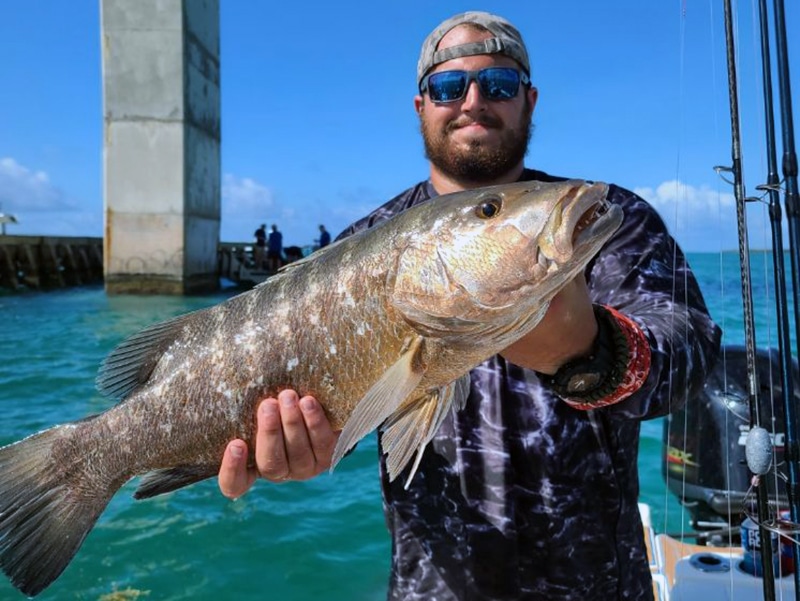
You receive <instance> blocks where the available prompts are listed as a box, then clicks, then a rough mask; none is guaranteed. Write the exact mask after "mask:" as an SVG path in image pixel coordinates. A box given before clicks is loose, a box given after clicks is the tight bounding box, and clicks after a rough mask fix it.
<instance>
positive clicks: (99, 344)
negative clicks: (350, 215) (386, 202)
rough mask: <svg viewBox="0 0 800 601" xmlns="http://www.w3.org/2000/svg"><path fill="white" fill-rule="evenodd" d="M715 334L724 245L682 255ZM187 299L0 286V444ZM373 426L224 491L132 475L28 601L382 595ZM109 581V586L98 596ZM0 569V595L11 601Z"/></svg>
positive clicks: (761, 267) (758, 264)
mask: <svg viewBox="0 0 800 601" xmlns="http://www.w3.org/2000/svg"><path fill="white" fill-rule="evenodd" d="M690 258H691V262H692V265H693V267H694V269H695V271H696V273H697V275H698V278H699V279H700V281H701V285H702V287H703V290H704V291H705V294H706V300H707V301H708V304H709V307H710V310H711V312H712V314H713V315H714V317H715V319H717V320H718V321H719V322H720V323H721V324H723V325H724V327H725V330H726V334H725V341H726V342H729V343H736V342H742V341H743V326H742V322H741V313H742V307H741V305H742V304H741V297H740V288H739V283H738V280H739V276H738V273H739V272H738V264H737V263H736V257H735V256H734V255H727V254H725V255H722V256H720V255H691V256H690ZM753 269H754V277H753V282H754V293H753V295H754V302H755V305H756V311H755V315H756V319H757V323H759V324H761V325H760V327H759V336H758V340H759V342H760V343H761V344H769V343H772V344H775V342H774V340H775V333H774V330H773V331H770V329H769V328H768V327H765V326H764V324H769V323H771V317H770V312H769V311H770V308H771V307H772V306H773V304H774V301H773V300H772V298H771V295H770V296H766V295H765V290H766V289H768V288H769V286H767V279H768V278H766V277H765V276H764V274H765V273H766V274H769V273H771V267H769V265H768V264H767V263H766V262H765V261H763V260H762V257H761V256H760V255H759V256H758V257H754V260H753ZM224 298H226V295H225V294H219V295H214V296H206V297H199V298H174V297H107V296H106V295H105V294H104V292H103V290H102V289H100V288H83V289H75V290H69V291H64V292H53V293H47V294H23V295H16V296H3V297H0V323H1V324H2V325H0V415H2V427H1V428H0V446H1V445H4V444H8V443H11V442H13V441H15V440H17V439H19V438H22V437H23V436H26V435H28V434H30V433H32V432H35V431H37V430H40V429H43V428H46V427H48V426H50V425H53V424H56V423H62V422H66V421H71V420H76V419H79V418H82V417H84V416H86V415H89V414H92V413H97V412H99V411H102V410H104V409H105V408H107V407H108V406H109V402H108V401H107V400H105V399H103V398H102V397H100V396H99V395H98V394H97V392H96V391H95V390H94V383H93V381H94V376H95V373H96V370H97V367H98V365H99V364H100V362H101V360H102V359H103V357H104V356H105V355H106V354H107V353H108V352H109V351H110V350H111V349H112V348H113V347H114V346H115V345H116V344H117V343H118V342H120V341H121V340H122V339H123V338H124V337H125V336H126V335H128V334H131V333H133V332H135V331H137V330H139V329H141V328H143V327H144V326H147V325H149V324H151V323H154V322H156V321H159V320H163V319H167V318H169V317H172V316H174V315H178V314H180V313H184V312H186V311H189V310H192V309H197V308H201V307H204V306H207V305H210V304H214V303H217V302H219V301H221V300H223V299H224ZM661 428H662V424H661V421H660V420H655V421H652V422H647V423H645V424H644V425H643V428H642V444H641V455H640V467H641V475H642V500H644V501H646V502H648V503H649V504H650V505H651V507H652V509H653V513H654V523H655V525H656V528H657V529H658V530H664V529H673V530H674V529H677V528H680V527H681V524H683V523H685V518H684V516H683V515H682V513H681V510H680V507H679V506H678V504H677V503H676V502H675V500H674V499H673V498H671V497H670V496H669V495H668V494H667V493H666V492H665V487H664V484H663V481H662V478H661V469H660V465H661V463H660V461H661V452H662V449H661V437H662V432H661ZM376 452H377V451H376V444H375V438H374V435H373V436H370V437H369V438H368V439H366V440H365V441H363V442H362V443H361V444H360V445H359V446H358V447H357V449H356V451H355V452H354V453H353V454H352V455H351V456H350V457H348V459H347V460H345V461H344V462H342V464H341V465H340V466H339V467H338V468H337V470H336V472H335V473H334V474H325V475H323V476H321V477H319V478H317V479H315V480H313V481H310V482H304V483H288V484H284V485H271V484H267V483H264V482H261V483H259V484H258V485H256V487H255V488H254V489H253V490H252V491H251V492H250V493H249V494H248V495H246V496H245V497H243V498H242V499H239V500H238V501H235V502H231V501H228V500H227V499H225V498H224V497H222V495H221V494H220V493H219V491H218V489H217V488H216V483H215V482H213V481H208V482H204V483H201V484H198V485H195V486H192V487H190V488H187V489H184V490H181V491H178V492H176V493H173V494H170V495H165V496H162V497H158V498H155V499H151V500H147V501H139V502H135V501H133V499H132V496H131V495H132V493H133V490H134V487H135V482H134V483H129V484H128V485H126V486H125V487H124V488H123V489H122V490H121V491H120V492H119V493H118V494H117V495H116V496H115V497H114V498H113V499H112V501H111V504H110V505H109V507H108V509H107V510H106V511H105V513H104V514H103V515H102V516H101V518H100V520H99V522H98V524H97V526H96V527H95V528H94V530H93V531H92V532H91V533H90V535H89V536H88V538H87V539H86V542H85V543H84V545H83V547H82V548H81V549H80V551H79V552H78V554H77V556H76V557H75V559H74V560H73V562H72V563H71V564H70V566H69V567H68V568H67V570H66V571H65V572H64V574H63V575H62V576H61V578H60V579H59V580H57V581H56V583H55V584H53V585H52V586H51V587H50V588H49V589H47V590H46V591H45V592H44V593H42V594H41V595H40V596H39V597H37V599H42V600H45V601H53V600H64V599H67V600H69V599H80V600H93V601H94V600H98V599H104V598H105V600H107V601H110V600H111V599H114V600H115V601H118V600H120V599H136V598H138V599H148V600H159V601H161V600H164V601H179V600H181V601H182V600H188V599H193V600H205V599H208V600H219V599H223V600H228V599H269V600H280V601H284V600H292V601H305V600H311V599H314V600H315V601H316V600H318V599H326V600H329V601H340V600H341V601H362V600H363V601H370V600H377V599H383V598H385V590H386V578H387V573H388V566H389V553H390V541H389V538H388V535H387V533H386V530H385V527H384V523H383V515H382V511H381V504H380V490H379V486H378V477H377V464H376ZM115 591H116V592H117V593H118V594H117V595H113V596H112V595H111V593H114V592H115ZM23 598H24V597H23V596H22V595H21V594H19V593H17V592H16V591H15V590H14V589H13V587H11V585H10V584H9V583H8V581H7V580H5V579H4V578H2V577H0V600H3V601H6V600H10V601H11V600H15V599H23Z"/></svg>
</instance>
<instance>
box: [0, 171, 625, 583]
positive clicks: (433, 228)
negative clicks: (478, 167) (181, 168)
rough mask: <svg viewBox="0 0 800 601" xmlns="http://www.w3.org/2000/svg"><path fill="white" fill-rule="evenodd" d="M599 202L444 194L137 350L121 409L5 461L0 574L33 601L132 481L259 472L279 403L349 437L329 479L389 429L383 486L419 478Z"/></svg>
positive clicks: (527, 185) (577, 247) (570, 274)
mask: <svg viewBox="0 0 800 601" xmlns="http://www.w3.org/2000/svg"><path fill="white" fill-rule="evenodd" d="M606 193H607V186H606V185H605V184H600V183H595V184H590V183H586V182H582V181H575V180H571V181H564V182H558V183H541V182H520V183H515V184H509V185H503V186H494V187H488V188H482V189H477V190H471V191H467V192H459V193H455V194H448V195H445V196H440V197H438V198H436V199H434V200H431V201H429V202H426V203H423V204H420V205H417V206H415V207H413V208H411V209H409V210H407V211H405V212H403V213H401V214H399V215H397V216H395V217H393V218H392V219H389V220H387V221H385V222H383V223H381V224H380V225H377V226H375V227H373V228H371V229H368V230H365V231H362V232H360V233H358V234H355V235H353V236H350V237H349V238H346V239H344V240H342V241H340V242H337V243H335V244H333V245H330V246H328V247H326V248H324V249H322V250H320V251H317V252H316V253H314V254H313V255H311V256H310V257H308V258H306V259H303V260H301V261H298V262H296V263H293V264H290V265H289V266H288V267H286V268H284V269H283V270H282V271H281V272H279V273H278V274H277V275H275V276H273V277H271V278H269V279H268V280H267V281H265V282H264V283H263V284H261V285H259V286H257V287H256V288H254V289H253V290H251V291H249V292H245V293H243V294H240V295H238V296H235V297H233V298H230V299H228V300H226V301H225V302H222V303H220V304H218V305H216V306H214V307H211V308H208V309H204V310H201V311H196V312H193V313H189V314H186V315H183V316H180V317H177V318H175V319H172V320H170V321H167V322H164V323H160V324H157V325H154V326H151V327H149V328H147V329H145V330H143V331H142V332H140V333H138V334H134V335H133V336H132V337H130V338H128V339H127V340H125V341H124V342H122V344H120V346H118V347H117V348H116V349H115V350H114V351H113V352H112V353H111V354H110V355H109V356H108V357H107V358H106V359H105V361H104V362H103V364H102V366H101V368H100V372H99V375H98V379H97V383H98V388H99V390H100V391H101V392H102V393H104V394H106V395H108V396H110V397H112V398H114V399H117V400H119V401H121V402H120V403H118V404H117V405H115V406H113V407H112V408H110V409H108V410H107V411H105V412H103V413H101V414H99V415H96V416H93V417H90V418H87V419H84V420H81V421H78V422H73V423H68V424H64V425H60V426H55V427H53V428H50V429H48V430H45V431H43V432H39V433H38V434H34V435H32V436H29V437H28V438H25V439H23V440H21V441H19V442H16V443H14V444H11V445H8V446H6V447H3V448H1V449H0V568H2V570H3V571H4V572H5V573H6V574H7V575H8V577H9V578H10V580H11V582H12V583H13V584H14V586H16V587H17V588H18V589H19V590H20V591H22V592H23V593H25V594H26V595H29V596H34V595H36V594H38V593H39V592H41V591H42V590H43V589H44V588H46V587H47V586H48V585H50V584H51V583H52V582H53V581H54V580H55V579H56V578H57V577H58V576H59V574H61V572H62V571H63V570H64V569H65V568H66V566H67V565H68V564H69V562H70V561H71V559H72V557H73V556H74V555H75V553H76V552H77V550H78V548H79V547H80V545H81V543H82V542H83V540H84V538H85V537H86V535H87V534H88V533H89V531H90V530H91V529H92V527H93V526H94V524H95V522H96V520H97V519H98V517H99V516H100V514H101V513H102V512H103V510H104V509H105V507H106V505H107V504H108V502H109V500H110V499H111V497H112V496H113V495H114V494H115V493H116V492H117V490H119V488H120V487H121V486H122V485H123V484H124V483H125V482H127V481H128V480H129V479H130V478H132V477H134V476H137V475H141V474H146V476H145V477H144V478H143V480H142V482H141V483H140V486H139V488H138V489H137V491H136V493H135V496H136V497H137V498H147V497H152V496H154V495H158V494H162V493H166V492H170V491H174V490H177V489H179V488H181V487H184V486H187V485H190V484H193V483H195V482H199V481H201V480H204V479H206V478H211V477H213V476H215V475H216V474H217V472H218V470H219V466H220V462H221V459H222V456H223V453H224V449H225V447H226V444H227V443H228V442H229V441H230V440H231V439H234V438H242V439H245V440H248V441H249V446H250V452H251V457H250V461H251V462H253V461H254V457H253V455H252V453H253V446H254V445H253V436H254V432H255V412H256V407H257V405H258V403H259V401H260V400H261V399H263V398H265V397H267V396H274V395H277V393H278V392H279V391H281V390H283V389H286V388H293V389H295V390H297V391H298V393H299V394H300V395H313V396H314V397H316V398H317V399H318V400H319V402H320V403H321V404H322V406H323V407H324V409H325V412H326V413H327V415H328V417H329V419H330V421H331V424H332V425H333V427H334V428H335V429H342V434H341V436H340V438H339V441H338V444H337V446H336V449H335V451H334V456H333V462H332V463H333V465H334V466H335V465H336V463H337V462H338V461H339V460H340V459H341V458H342V457H343V456H344V454H345V453H346V452H347V451H348V450H349V449H351V448H352V447H353V445H355V444H356V443H357V442H358V441H359V440H360V439H361V438H362V437H364V436H365V435H366V434H368V433H369V432H371V431H372V430H374V429H375V428H380V429H381V431H382V438H381V441H382V448H381V450H382V452H383V453H385V454H386V455H387V465H388V470H389V474H390V477H391V478H392V479H394V478H396V477H397V476H398V475H400V473H401V472H402V471H403V470H404V469H406V468H408V472H409V474H408V476H407V477H408V478H409V479H410V478H411V477H412V476H413V472H414V470H415V469H416V465H417V463H418V461H419V459H420V457H421V456H422V453H423V450H424V448H425V445H426V444H427V443H428V441H430V440H431V438H432V437H433V435H434V434H435V432H436V429H437V428H438V426H439V424H440V423H441V422H442V420H443V419H444V417H445V415H446V413H447V411H449V410H451V409H457V408H459V407H461V406H463V403H464V402H465V401H466V397H467V394H468V391H469V375H468V372H469V370H470V369H472V368H473V367H475V366H476V365H478V364H479V363H481V362H482V361H483V360H485V359H486V358H488V357H490V356H492V355H494V354H496V353H498V352H499V351H501V350H502V349H504V348H506V347H508V346H509V345H510V344H512V343H513V342H515V341H516V340H518V339H519V338H520V337H521V336H523V335H524V334H526V333H528V332H529V331H530V330H531V329H532V328H533V327H534V326H535V325H536V324H537V323H538V322H539V321H540V319H541V318H542V316H543V315H544V313H545V311H546V310H547V307H548V305H549V303H550V301H551V299H552V298H553V297H554V296H555V294H556V293H557V292H558V291H559V290H560V289H561V288H562V287H563V286H564V284H566V283H567V282H569V281H570V280H572V279H573V278H574V277H575V276H576V275H577V274H578V273H579V272H581V270H583V269H584V268H585V266H586V264H587V263H588V262H589V261H590V260H591V259H592V257H594V256H595V254H596V253H597V252H598V250H599V249H600V247H601V246H602V245H603V244H604V243H605V242H606V240H608V238H609V237H610V236H611V235H612V233H613V232H614V231H615V230H616V229H617V227H618V226H619V224H620V223H621V221H622V210H621V209H620V207H618V206H616V205H613V204H610V203H608V202H607V201H606ZM415 454H416V461H415V462H414V463H413V464H411V460H412V459H414V456H415ZM410 464H411V465H410Z"/></svg>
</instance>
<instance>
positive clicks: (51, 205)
mask: <svg viewBox="0 0 800 601" xmlns="http://www.w3.org/2000/svg"><path fill="white" fill-rule="evenodd" d="M0 208H2V210H3V211H4V212H6V213H14V212H23V211H24V212H29V211H54V210H65V209H67V210H68V209H72V208H74V204H73V203H71V202H69V201H68V200H67V198H66V197H65V195H64V193H63V192H62V191H61V190H59V189H58V188H57V187H56V186H54V185H53V184H52V183H51V182H50V178H49V177H48V175H47V173H45V172H44V171H32V170H31V169H28V168H27V167H25V166H24V165H20V164H19V163H18V162H17V161H15V160H14V159H12V158H10V157H4V158H0Z"/></svg>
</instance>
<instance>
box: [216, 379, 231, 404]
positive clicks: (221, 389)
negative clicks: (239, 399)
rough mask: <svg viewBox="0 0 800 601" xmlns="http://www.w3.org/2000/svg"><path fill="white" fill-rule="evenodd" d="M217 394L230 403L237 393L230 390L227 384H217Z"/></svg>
mask: <svg viewBox="0 0 800 601" xmlns="http://www.w3.org/2000/svg"><path fill="white" fill-rule="evenodd" d="M217 392H218V393H219V394H221V395H222V396H224V397H225V398H226V399H227V400H229V401H230V400H232V399H233V397H234V395H235V391H234V390H231V389H230V388H228V387H227V385H226V383H225V382H220V383H219V384H217Z"/></svg>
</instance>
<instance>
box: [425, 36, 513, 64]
mask: <svg viewBox="0 0 800 601" xmlns="http://www.w3.org/2000/svg"><path fill="white" fill-rule="evenodd" d="M505 50H506V46H505V45H504V44H503V40H501V39H499V38H489V39H488V40H481V41H480V42H471V43H469V44H459V45H458V46H450V47H449V48H443V49H442V50H437V51H436V52H434V53H433V64H432V65H431V67H433V66H435V65H438V64H440V63H443V62H445V61H449V60H450V59H453V58H459V57H462V56H475V55H476V54H504V53H505Z"/></svg>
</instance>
